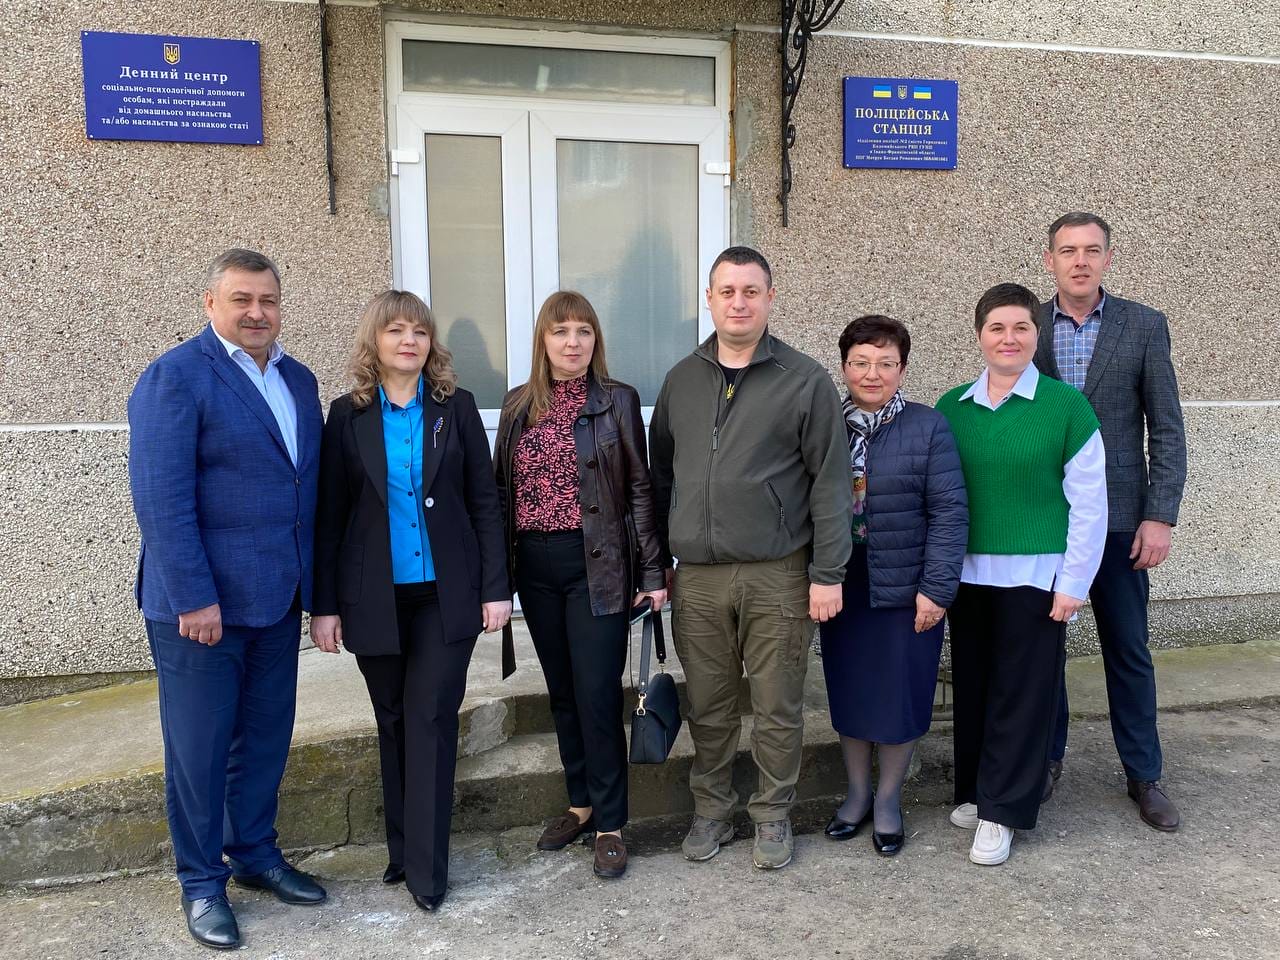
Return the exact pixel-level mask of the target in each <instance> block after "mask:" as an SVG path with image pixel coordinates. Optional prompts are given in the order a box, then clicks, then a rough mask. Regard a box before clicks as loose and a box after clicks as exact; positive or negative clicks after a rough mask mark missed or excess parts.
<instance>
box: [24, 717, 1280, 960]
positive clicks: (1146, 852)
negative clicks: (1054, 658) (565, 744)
mask: <svg viewBox="0 0 1280 960" xmlns="http://www.w3.org/2000/svg"><path fill="white" fill-rule="evenodd" d="M1161 732H1162V737H1163V740H1164V745H1165V755H1166V775H1165V779H1166V783H1167V785H1168V789H1169V792H1170V795H1171V796H1173V797H1174V798H1175V799H1176V800H1177V802H1178V803H1179V804H1180V806H1181V808H1182V813H1183V826H1182V829H1181V830H1179V831H1178V832H1177V833H1174V834H1161V833H1157V832H1156V831H1154V830H1151V829H1150V828H1148V827H1146V826H1145V825H1144V824H1142V823H1141V822H1140V821H1139V819H1138V817H1137V811H1136V807H1135V805H1134V804H1133V803H1132V801H1130V800H1129V799H1128V797H1127V796H1126V795H1125V792H1124V780H1123V774H1122V772H1121V771H1120V768H1119V764H1118V762H1117V761H1116V758H1115V752H1114V748H1113V747H1112V745H1111V740H1110V730H1109V727H1108V725H1107V723H1106V721H1105V720H1100V721H1087V722H1079V723H1076V724H1075V725H1074V726H1073V728H1072V747H1071V751H1070V753H1069V755H1068V760H1067V765H1066V771H1065V773H1064V776H1063V779H1062V781H1061V782H1060V784H1059V786H1058V789H1057V791H1056V793H1055V795H1054V797H1053V798H1052V799H1051V800H1050V801H1049V802H1048V804H1046V805H1045V807H1044V808H1043V809H1042V812H1041V820H1040V824H1039V826H1038V827H1037V829H1035V830H1034V831H1028V832H1022V833H1019V834H1018V835H1017V837H1016V839H1015V841H1014V845H1013V855H1012V857H1011V859H1010V860H1009V862H1008V863H1007V864H1005V865H1003V866H1001V867H978V866H975V865H973V864H971V863H969V861H968V859H967V856H966V854H967V850H968V845H969V842H970V838H971V835H970V834H968V833H966V832H964V831H961V830H958V829H956V828H955V827H953V826H951V825H950V823H949V822H948V821H947V814H948V812H949V807H947V806H944V805H937V804H925V803H910V804H909V805H908V808H907V811H906V826H907V832H908V841H907V846H906V848H905V850H904V851H903V853H902V854H901V855H900V856H898V857H896V858H893V859H886V858H881V857H878V856H876V854H875V853H874V851H873V850H872V847H871V841H870V837H869V836H868V835H860V836H859V837H857V838H855V839H853V840H851V841H848V842H845V843H835V842H832V841H830V840H827V839H826V838H825V837H823V836H822V835H821V833H818V832H810V833H806V834H802V835H800V836H799V837H798V839H797V847H796V856H795V860H794V861H793V862H792V864H791V865H790V866H788V867H786V868H785V869H783V870H780V871H775V872H769V873H765V872H762V871H759V870H756V869H754V868H753V867H752V865H751V858H750V853H751V840H750V837H749V836H746V835H740V837H739V839H737V840H736V841H735V842H734V843H732V844H731V845H729V846H726V847H725V848H724V849H723V851H722V852H721V854H720V855H719V856H718V857H716V858H715V859H714V860H711V861H709V862H707V863H700V864H695V863H689V862H687V861H685V860H684V859H683V858H682V857H681V856H680V852H679V848H678V841H679V826H680V825H668V827H667V828H666V829H656V828H649V829H641V830H639V831H637V834H636V839H635V840H634V842H633V843H632V844H631V868H630V871H629V872H628V874H627V876H626V877H625V878H624V879H622V880H620V881H602V880H599V879H597V878H595V877H594V876H593V875H592V873H591V856H590V851H589V849H588V848H586V847H583V846H574V847H570V848H568V849H566V850H563V851H560V852H557V853H550V854H543V853H538V852H537V851H536V850H535V849H534V846H533V841H534V839H535V837H536V834H537V830H536V828H521V829H519V830H512V831H508V832H506V833H503V834H472V835H460V836H457V837H456V838H455V846H454V852H453V861H452V863H453V866H452V873H451V878H450V890H449V896H448V899H447V900H446V901H445V904H444V907H443V909H442V911H441V912H440V913H439V914H435V915H432V914H427V913H424V912H422V911H420V910H418V909H417V908H416V907H415V906H414V905H413V903H412V901H411V900H410V899H409V896H408V894H407V893H406V892H405V890H404V888H403V887H386V886H384V885H383V884H382V883H381V882H380V880H379V877H380V876H381V872H382V868H383V866H384V864H385V859H384V851H383V850H382V849H380V848H377V847H358V846H346V847H339V848H336V849H334V850H329V851H324V852H320V853H313V854H310V855H309V856H307V857H305V858H304V859H302V860H301V861H300V863H301V865H302V866H304V867H305V868H306V869H308V870H311V871H312V872H314V873H316V874H317V875H318V876H320V877H321V878H323V879H324V882H325V883H326V885H327V886H328V888H329V892H330V899H329V902H328V903H326V904H324V905H322V906H320V907H316V908H310V909H307V908H301V907H288V906H285V905H283V904H280V903H278V902H276V901H275V900H274V899H272V898H271V897H270V896H269V895H268V894H264V893H260V892H257V891H247V890H237V889H236V888H235V887H234V886H233V887H232V889H231V891H230V894H231V899H232V903H233V905H234V906H235V908H236V912H237V916H238V918H239V922H240V926H241V931H242V934H243V939H244V946H243V947H242V948H241V951H240V954H241V955H243V956H246V957H254V958H258V957H261V958H275V960H300V958H306V960H330V958H334V960H336V958H366V957H367V958H387V960H391V958H400V957H405V958H408V957H439V958H449V960H481V958H499V957H501V958H507V957H510V958H520V960H535V958H575V960H576V958H584V960H586V958H597V957H599V958H607V957H618V958H628V960H629V958H650V957H651V958H655V960H658V958H661V960H673V958H674V960H695V958H696V960H702V958H712V960H738V958H743V960H745V958H762V960H765V958H767V960H775V958H788V960H791V958H808V957H823V958H839V960H845V958H860V957H868V958H876V960H894V958H938V960H987V958H1001V960H1004V958H1028V960H1030V958H1057V957H1063V958H1073V960H1074V958H1080V960H1089V958H1100V960H1120V958H1125V960H1128V958H1147V957H1150V958H1160V960H1165V958H1201V957H1204V958H1214V960H1233V958H1274V957H1280V829H1278V828H1280V797H1278V794H1280V777H1277V769H1276V768H1277V767H1280V749H1278V748H1280V701H1277V700H1275V699H1263V700H1260V701H1257V702H1255V703H1253V704H1251V705H1236V706H1229V707H1222V708H1216V709H1208V710H1195V709H1189V710H1174V711H1162V713H1161ZM937 786H938V785H936V784H935V785H933V788H934V789H933V790H932V795H934V796H936V795H937V793H938V791H937ZM927 788H928V785H921V786H920V788H919V789H922V790H923V792H925V793H929V792H930V791H929V790H928V789H927ZM909 789H913V788H910V787H909ZM178 896H179V893H178V887H177V884H176V882H175V881H174V880H173V879H172V878H171V877H170V876H168V875H166V873H164V872H159V871H156V872H150V873H146V874H142V875H135V876H127V877H118V878H113V879H108V880H103V881H100V882H87V883H80V884H76V885H72V886H63V887H58V888H54V889H48V890H35V891H32V890H20V889H19V890H10V891H8V892H6V893H5V894H4V895H3V896H0V929H2V930H3V931H4V937H3V939H4V946H3V951H2V955H3V956H4V957H5V958H7V960H36V958H49V960H55V958H56V960H65V958H80V957H83V958H91V957H92V958H126V957H127V958H131V960H149V958H173V957H207V956H212V955H213V953H212V951H209V950H207V949H205V948H201V947H199V946H197V945H195V944H194V943H192V942H191V941H190V940H189V938H188V937H187V934H186V931H185V928H184V926H183V920H182V913H181V910H180V907H179V901H178Z"/></svg>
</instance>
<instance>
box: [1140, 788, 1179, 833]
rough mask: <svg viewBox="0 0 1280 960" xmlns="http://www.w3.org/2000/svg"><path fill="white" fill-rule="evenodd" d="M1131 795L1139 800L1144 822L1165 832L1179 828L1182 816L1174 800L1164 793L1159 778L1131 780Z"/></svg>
mask: <svg viewBox="0 0 1280 960" xmlns="http://www.w3.org/2000/svg"><path fill="white" fill-rule="evenodd" d="M1129 796H1130V798H1131V799H1133V800H1135V801H1137V804H1138V816H1140V817H1142V822H1143V823H1145V824H1147V825H1148V826H1150V827H1155V828H1156V829H1157V830H1163V831H1164V832H1165V833H1172V832H1173V831H1174V830H1177V829H1178V824H1179V823H1181V822H1182V817H1181V815H1180V814H1179V813H1178V808H1177V807H1176V806H1175V805H1174V803H1173V801H1172V800H1170V799H1169V798H1168V797H1166V796H1165V795H1164V789H1163V788H1162V787H1161V786H1160V781H1159V780H1150V781H1141V780H1130V781H1129Z"/></svg>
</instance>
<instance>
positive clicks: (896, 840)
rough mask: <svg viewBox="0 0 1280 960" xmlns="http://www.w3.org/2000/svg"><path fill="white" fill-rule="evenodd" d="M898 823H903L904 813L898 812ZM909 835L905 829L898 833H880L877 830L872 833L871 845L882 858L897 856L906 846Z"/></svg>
mask: <svg viewBox="0 0 1280 960" xmlns="http://www.w3.org/2000/svg"><path fill="white" fill-rule="evenodd" d="M898 822H899V823H903V822H904V821H903V819H902V811H901V810H899V811H898ZM906 842H907V834H906V831H905V830H903V829H899V830H898V832H897V833H880V832H879V831H877V830H872V831H871V845H872V846H873V847H875V848H876V853H878V854H880V856H882V857H894V856H897V854H898V851H900V850H901V849H902V848H903V846H905V845H906Z"/></svg>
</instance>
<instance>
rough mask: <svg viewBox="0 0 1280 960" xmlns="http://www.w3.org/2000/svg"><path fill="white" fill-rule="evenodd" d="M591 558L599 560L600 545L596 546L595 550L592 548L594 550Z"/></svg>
mask: <svg viewBox="0 0 1280 960" xmlns="http://www.w3.org/2000/svg"><path fill="white" fill-rule="evenodd" d="M591 559H592V560H599V559H600V548H599V547H596V548H595V549H594V550H592V551H591Z"/></svg>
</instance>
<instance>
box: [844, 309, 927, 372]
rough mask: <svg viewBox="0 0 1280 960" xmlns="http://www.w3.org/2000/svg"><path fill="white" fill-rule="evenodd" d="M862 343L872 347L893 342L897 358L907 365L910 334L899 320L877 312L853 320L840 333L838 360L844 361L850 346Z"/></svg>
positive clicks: (885, 345) (883, 345)
mask: <svg viewBox="0 0 1280 960" xmlns="http://www.w3.org/2000/svg"><path fill="white" fill-rule="evenodd" d="M863 343H869V344H871V346H873V347H887V346H889V345H890V344H893V345H894V346H896V347H897V348H898V359H899V360H900V361H902V365H903V366H904V367H905V366H906V365H907V354H909V353H910V352H911V334H910V333H908V332H907V327H906V324H904V323H903V322H902V321H901V320H895V319H893V317H885V316H881V315H880V314H878V313H872V314H868V315H867V316H865V317H859V318H858V319H857V320H854V321H853V322H852V323H850V324H849V325H848V326H847V327H845V328H844V333H842V334H840V362H841V363H844V361H845V360H846V359H848V357H849V350H850V349H851V348H853V347H856V346H858V345H859V344H863Z"/></svg>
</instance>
